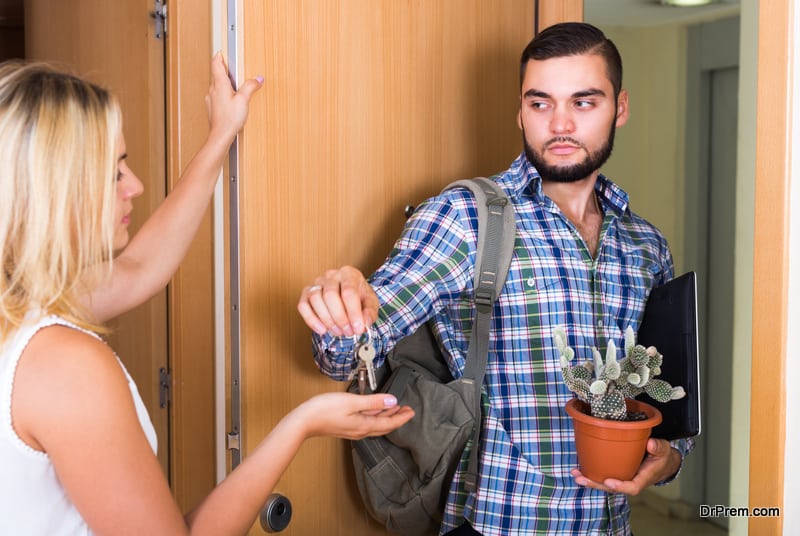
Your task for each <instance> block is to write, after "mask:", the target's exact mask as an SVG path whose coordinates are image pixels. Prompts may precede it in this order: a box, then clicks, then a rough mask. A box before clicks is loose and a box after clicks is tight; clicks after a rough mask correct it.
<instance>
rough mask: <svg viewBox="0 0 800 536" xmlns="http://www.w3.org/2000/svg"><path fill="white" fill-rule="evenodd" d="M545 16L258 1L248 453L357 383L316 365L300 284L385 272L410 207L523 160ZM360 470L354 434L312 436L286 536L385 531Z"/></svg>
mask: <svg viewBox="0 0 800 536" xmlns="http://www.w3.org/2000/svg"><path fill="white" fill-rule="evenodd" d="M533 6H534V3H533V2H531V1H530V0H514V1H510V0H509V1H504V2H502V3H498V2H495V1H492V0H468V1H464V0H461V1H456V0H441V1H436V2H428V1H422V0H418V1H408V2H396V1H391V0H384V1H380V2H379V1H376V0H338V1H333V0H331V1H326V2H295V1H293V0H292V1H290V0H283V1H275V2H261V1H258V0H244V2H243V6H242V15H243V16H242V20H243V27H242V29H241V40H242V43H243V53H242V55H241V57H242V58H244V65H243V72H245V73H259V72H260V73H263V74H264V75H265V77H266V83H265V85H264V89H263V90H262V94H260V95H259V96H258V97H257V98H255V99H254V101H253V104H252V107H251V114H250V119H249V120H248V124H247V126H246V127H245V132H244V135H243V137H242V140H241V145H240V155H239V156H240V168H241V180H240V185H239V188H240V194H239V200H240V201H239V202H240V235H239V246H240V251H241V253H240V259H239V262H240V270H241V272H240V273H241V318H242V320H241V358H242V376H243V378H242V411H243V425H242V433H243V443H242V444H243V451H244V452H243V453H244V455H245V456H246V455H247V452H248V450H249V449H252V448H253V447H254V446H255V445H256V444H257V443H258V442H259V441H260V439H261V438H262V437H263V436H264V435H265V434H266V433H268V432H269V430H271V429H272V428H273V427H274V426H275V424H276V422H277V421H278V420H279V419H280V418H281V417H282V416H283V415H284V414H285V413H286V412H287V411H289V410H290V409H291V408H292V407H294V406H296V405H297V404H298V403H300V402H301V401H303V400H304V399H306V398H308V397H310V396H312V395H314V394H316V393H320V392H323V391H330V390H342V389H343V388H344V386H343V384H341V383H337V382H333V381H331V380H329V379H327V378H325V377H324V376H322V375H321V374H320V373H319V371H318V370H317V368H316V366H315V365H314V363H313V360H312V357H311V352H310V342H309V341H310V331H309V330H308V329H307V328H306V327H305V325H304V324H303V322H302V320H301V319H300V317H299V315H298V314H297V312H296V309H295V304H296V301H297V297H298V295H299V292H300V290H301V288H302V287H303V286H304V285H305V284H307V283H308V282H310V281H311V279H312V278H313V277H314V276H315V275H317V274H318V273H321V272H322V271H323V270H324V269H326V268H329V267H332V266H338V265H341V264H345V263H347V264H353V265H355V266H357V267H359V268H361V269H362V270H363V271H364V272H367V273H368V272H371V271H372V270H374V269H375V268H376V267H377V266H378V264H379V263H380V262H381V261H382V260H383V258H384V257H385V255H386V254H387V253H388V251H389V249H390V248H391V245H392V242H393V241H394V239H395V238H396V237H397V235H398V234H399V231H400V229H401V227H402V225H403V222H404V215H403V207H404V206H405V205H406V204H407V203H416V202H418V201H420V200H421V199H423V198H424V197H426V196H429V195H431V194H434V193H436V192H437V191H438V190H439V189H441V187H442V186H444V185H445V184H447V183H449V182H450V181H452V180H454V179H458V178H464V177H470V176H475V175H482V174H491V173H494V172H498V171H502V170H504V169H506V168H507V167H508V165H509V164H510V163H511V162H512V160H513V159H514V158H515V157H516V156H517V154H519V152H520V151H521V148H522V144H521V135H520V132H519V130H518V128H517V125H516V113H517V110H518V106H519V74H518V73H519V55H520V53H521V51H522V49H523V47H524V46H525V44H526V43H527V42H528V41H529V40H530V38H531V37H532V34H533V24H534V13H533V9H534V7H533ZM351 472H352V466H351V461H350V453H349V446H348V444H347V443H346V442H345V441H341V440H336V439H314V440H312V441H310V442H308V443H307V444H306V445H305V446H304V447H303V448H302V449H301V451H300V453H299V454H298V457H297V459H296V460H295V461H294V463H293V464H292V465H291V467H290V468H289V470H288V471H287V473H286V474H285V475H284V477H283V479H282V480H281V481H280V483H279V485H278V486H277V489H276V491H277V492H279V493H282V494H284V495H286V496H287V497H288V498H289V499H290V500H291V501H292V504H293V508H294V512H293V520H292V522H291V524H290V525H289V527H288V528H287V529H286V531H285V532H286V533H287V534H295V535H305V534H331V535H336V534H341V535H347V536H351V535H356V536H358V535H367V534H384V533H386V532H385V531H384V530H383V529H382V528H381V527H380V526H379V525H377V524H376V523H374V522H372V521H371V520H370V519H369V517H368V515H367V514H366V512H365V510H364V509H363V507H362V505H361V502H360V498H359V496H358V491H357V489H356V486H355V482H354V480H353V478H352V475H351ZM251 533H252V534H261V533H262V532H261V529H260V528H254V529H253V530H252V531H251ZM386 534H388V533H386Z"/></svg>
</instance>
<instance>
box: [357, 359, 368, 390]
mask: <svg viewBox="0 0 800 536" xmlns="http://www.w3.org/2000/svg"><path fill="white" fill-rule="evenodd" d="M356 372H357V373H358V394H360V395H365V394H367V367H366V366H364V364H363V363H362V364H361V365H360V366H359V367H358V370H357V371H356Z"/></svg>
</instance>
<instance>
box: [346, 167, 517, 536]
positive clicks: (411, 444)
mask: <svg viewBox="0 0 800 536" xmlns="http://www.w3.org/2000/svg"><path fill="white" fill-rule="evenodd" d="M459 187H465V188H468V189H470V190H471V191H472V192H473V195H474V196H475V198H476V204H477V209H478V250H477V254H476V267H475V280H474V287H475V294H474V299H475V311H476V313H475V314H476V316H475V321H474V324H473V330H472V335H471V337H470V342H469V350H468V352H467V361H466V365H465V368H464V375H463V377H461V378H459V379H457V380H456V379H453V377H452V376H451V374H450V371H449V369H448V367H447V364H446V362H445V360H444V357H443V356H442V352H441V349H440V347H439V343H438V342H437V341H436V338H435V336H434V334H433V332H432V331H431V328H430V325H429V323H427V322H426V323H425V324H423V325H422V326H420V328H419V329H417V331H416V332H414V333H413V334H411V335H409V336H408V337H406V338H404V339H402V340H401V341H399V342H398V343H397V345H396V346H395V348H393V349H392V351H391V352H390V353H389V354H388V355H387V356H386V362H385V363H384V365H383V366H382V367H381V368H380V369H379V370H377V371H376V372H377V376H378V391H379V392H388V393H391V394H393V395H395V396H396V397H397V399H398V401H399V402H400V404H403V405H408V406H411V407H412V408H414V411H415V412H416V415H415V416H414V418H413V419H411V421H410V422H408V423H406V424H405V425H404V426H402V427H400V428H399V429H397V430H395V431H393V432H391V433H389V434H387V435H385V436H383V437H370V438H365V439H361V440H359V441H353V442H352V454H353V464H354V466H355V474H356V482H357V484H358V489H359V491H360V493H361V497H362V499H363V500H364V504H365V506H366V508H367V511H368V512H369V513H370V515H371V516H372V517H374V518H375V519H376V520H378V521H380V522H381V523H383V524H384V525H385V526H386V527H387V528H388V529H389V530H391V531H393V532H396V533H398V534H402V535H406V536H424V535H428V534H430V535H436V534H438V532H439V526H440V525H441V522H442V515H443V512H444V508H445V503H446V501H447V495H448V492H449V489H450V484H451V482H452V480H453V475H454V474H455V471H456V468H457V467H458V465H459V462H460V460H461V457H462V454H463V453H464V449H465V448H470V452H469V462H468V468H467V471H466V473H465V474H464V475H463V479H464V482H465V486H466V489H467V490H468V491H473V490H475V487H476V484H477V476H478V458H479V456H478V442H479V439H480V425H481V386H482V385H483V375H484V371H485V369H486V361H487V353H488V346H489V330H490V328H491V318H492V309H493V305H494V302H495V300H496V299H497V297H498V295H499V294H500V291H501V290H502V288H503V284H504V283H505V280H506V275H507V274H508V267H509V265H510V263H511V257H512V255H513V252H514V240H515V234H516V233H515V230H516V224H515V220H514V208H513V206H512V205H511V203H510V202H509V200H508V198H507V197H506V195H505V193H504V192H503V191H502V190H501V189H500V187H499V186H497V184H496V183H495V182H493V181H491V180H489V179H486V178H483V177H478V178H474V179H468V180H461V181H456V182H454V183H452V184H450V185H448V186H447V187H446V188H445V190H447V189H450V188H459ZM350 390H351V391H353V392H358V390H357V386H356V384H355V382H354V384H352V385H351V386H350ZM468 444H471V447H468Z"/></svg>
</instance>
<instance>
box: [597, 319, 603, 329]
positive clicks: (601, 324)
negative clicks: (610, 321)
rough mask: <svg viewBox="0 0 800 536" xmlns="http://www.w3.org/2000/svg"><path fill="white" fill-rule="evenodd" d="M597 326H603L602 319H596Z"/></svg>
mask: <svg viewBox="0 0 800 536" xmlns="http://www.w3.org/2000/svg"><path fill="white" fill-rule="evenodd" d="M597 327H598V328H602V327H603V320H602V319H600V320H598V321H597Z"/></svg>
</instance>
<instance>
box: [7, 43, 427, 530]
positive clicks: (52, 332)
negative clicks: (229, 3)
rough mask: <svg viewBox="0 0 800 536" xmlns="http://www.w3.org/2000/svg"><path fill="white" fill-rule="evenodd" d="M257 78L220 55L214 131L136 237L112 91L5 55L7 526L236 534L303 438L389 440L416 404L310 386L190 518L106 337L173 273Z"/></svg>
mask: <svg viewBox="0 0 800 536" xmlns="http://www.w3.org/2000/svg"><path fill="white" fill-rule="evenodd" d="M260 85H261V80H259V79H254V80H248V81H247V82H245V83H244V84H243V85H242V88H241V89H240V90H239V91H238V92H236V91H234V90H233V88H232V87H231V85H230V82H229V80H228V77H227V70H226V68H225V65H224V62H223V60H222V58H221V57H220V56H217V57H216V58H215V59H214V61H213V63H212V83H211V88H210V90H209V95H208V99H207V100H208V105H209V115H210V121H211V128H210V133H209V137H208V140H207V142H206V144H205V145H204V146H203V148H202V149H201V150H200V152H199V153H198V154H197V156H196V157H195V159H194V160H193V161H192V163H191V164H190V165H189V167H188V168H187V170H186V172H185V174H184V177H183V178H182V180H181V181H180V182H179V184H178V185H177V187H176V188H175V190H174V191H173V192H172V193H171V194H170V195H169V196H168V197H167V199H166V200H165V201H164V203H163V204H162V206H161V207H160V208H159V209H158V210H157V211H156V212H155V213H154V214H153V215H152V216H151V218H150V219H149V220H148V221H147V222H146V223H145V225H144V226H143V227H142V229H141V231H140V232H139V233H138V234H137V236H136V237H134V238H133V239H132V240H130V243H129V237H128V230H127V225H128V221H129V220H128V218H129V215H130V212H131V210H132V203H131V201H132V199H133V198H135V197H136V196H137V195H139V194H140V193H141V191H142V184H141V182H140V181H139V179H138V178H137V177H136V175H134V173H133V172H132V171H131V170H130V168H128V166H127V163H126V159H125V156H126V152H125V151H126V149H125V139H124V136H123V135H122V118H121V117H120V112H119V107H118V105H117V103H116V101H115V99H114V97H113V96H112V95H110V94H109V93H108V92H107V91H106V90H104V89H102V88H100V87H97V86H95V85H93V84H90V83H87V82H85V81H83V80H81V79H79V78H76V77H74V76H70V75H67V74H63V73H60V72H58V71H55V70H53V69H51V68H49V67H47V66H44V65H37V64H28V65H25V64H5V65H0V162H2V168H0V244H2V252H3V277H2V278H0V315H2V320H0V475H2V477H1V478H0V533H2V534H47V535H53V534H65V535H70V534H92V533H96V534H135V535H141V534H148V535H156V534H168V535H173V534H188V533H191V534H215V535H220V534H243V533H245V532H246V531H247V530H248V529H249V528H250V526H251V525H252V523H253V521H254V520H255V518H256V516H257V514H258V510H259V508H260V507H261V506H262V505H263V503H264V501H265V499H266V498H267V496H268V495H269V493H270V491H271V489H272V487H273V486H274V484H275V483H276V482H277V480H278V478H279V477H280V475H281V473H282V472H283V471H284V469H285V468H286V467H287V465H288V464H289V463H290V461H291V459H292V457H293V456H294V454H295V453H296V452H297V449H298V448H299V447H300V445H301V444H302V442H303V441H304V440H305V439H306V438H309V437H312V436H317V435H335V436H340V437H345V438H360V437H364V436H368V435H382V434H385V433H387V432H388V431H390V430H392V429H394V428H396V427H398V426H401V425H402V424H404V423H405V422H406V421H408V419H410V418H411V417H412V416H413V412H412V410H411V409H410V408H400V407H398V406H397V401H396V400H395V399H394V398H393V397H389V396H384V395H372V396H364V397H361V396H356V395H349V394H346V393H328V394H322V395H319V396H316V397H314V398H311V399H309V400H308V401H306V402H305V403H303V404H301V405H300V406H298V407H297V408H296V409H294V410H293V411H291V412H290V413H289V414H288V415H286V417H284V418H283V420H281V421H280V422H279V423H278V425H277V426H276V427H275V429H274V430H273V431H272V432H271V433H270V434H269V435H268V436H267V437H266V438H265V439H264V440H263V442H262V443H261V444H260V445H259V446H258V448H257V449H255V450H254V451H253V452H252V453H251V454H250V455H249V456H248V457H247V458H246V459H245V460H244V462H243V463H242V464H241V465H240V466H239V467H237V469H236V470H235V471H233V472H232V473H231V475H230V476H229V477H228V478H227V479H225V480H224V481H223V482H222V483H221V484H220V485H219V486H218V487H217V488H216V489H214V490H213V491H212V492H211V493H210V494H209V496H208V497H207V498H206V499H204V500H203V501H202V502H201V503H200V504H199V505H198V506H197V507H196V508H195V509H194V510H193V511H192V512H190V513H189V514H188V515H186V516H184V515H182V514H181V512H180V511H179V510H178V508H177V505H176V504H175V502H174V500H173V498H172V496H171V495H170V490H169V487H168V485H167V482H166V481H165V479H164V477H163V474H162V472H161V469H160V466H159V464H158V462H157V459H156V457H155V454H154V452H155V450H156V438H155V433H154V431H153V427H152V424H151V423H150V419H149V417H148V416H147V413H146V411H145V410H144V407H143V405H142V402H141V399H140V398H139V395H138V392H137V390H136V387H135V385H134V383H133V381H132V380H131V378H130V377H129V376H128V374H127V372H126V371H125V370H124V367H123V366H122V364H121V363H120V362H119V360H118V359H117V357H116V356H115V354H114V352H113V351H112V350H111V349H110V348H109V347H108V346H107V345H106V344H105V343H104V342H103V341H102V339H101V338H100V337H99V336H98V335H96V333H97V332H98V331H101V330H102V324H101V323H102V321H103V320H106V319H108V318H111V317H113V316H115V315H117V314H119V313H121V312H124V311H125V310H128V309H130V308H132V307H133V306H135V305H138V304H139V303H141V302H143V301H144V300H146V299H147V298H149V297H150V296H151V295H152V294H153V293H154V292H156V291H157V290H158V289H159V288H161V287H162V286H163V285H164V284H166V282H167V281H168V280H169V278H170V277H171V276H172V273H173V272H174V270H175V268H176V267H177V265H178V263H179V262H180V259H181V258H182V256H183V254H184V253H185V250H186V248H187V247H188V245H189V242H190V241H191V239H192V237H193V235H194V232H195V230H196V228H197V225H198V223H199V220H200V218H201V217H202V212H203V210H204V209H205V206H206V205H207V204H208V200H209V199H210V197H211V191H212V190H213V187H214V182H215V180H216V176H217V174H218V172H219V168H220V166H221V163H222V159H223V158H224V155H225V152H226V151H227V147H228V145H229V144H230V143H231V141H232V139H233V137H234V136H235V135H236V133H237V132H238V130H239V129H240V128H241V126H242V125H243V124H244V121H245V118H246V116H247V107H248V102H249V99H250V97H251V96H252V94H253V93H254V92H255V91H256V90H257V89H258V88H259V87H260ZM159 245H161V247H158V246H159ZM126 246H127V247H126ZM156 247H158V250H157V251H158V255H156V254H155V253H156ZM123 248H124V249H123ZM120 249H121V250H122V251H121V253H120V254H119V255H118V256H117V257H116V258H115V259H114V260H113V261H112V257H113V254H114V252H115V251H117V250H120Z"/></svg>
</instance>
